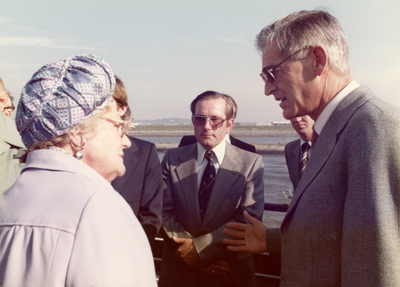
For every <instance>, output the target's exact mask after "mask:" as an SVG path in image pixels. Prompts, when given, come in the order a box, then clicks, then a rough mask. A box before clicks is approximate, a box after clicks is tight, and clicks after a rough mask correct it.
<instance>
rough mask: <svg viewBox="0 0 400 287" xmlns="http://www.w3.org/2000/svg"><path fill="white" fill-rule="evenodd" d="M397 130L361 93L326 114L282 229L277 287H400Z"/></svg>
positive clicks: (395, 118)
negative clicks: (279, 286) (328, 115)
mask: <svg viewBox="0 0 400 287" xmlns="http://www.w3.org/2000/svg"><path fill="white" fill-rule="evenodd" d="M399 127H400V110H399V109H397V108H395V107H393V106H391V105H389V104H387V103H385V102H383V101H381V100H380V99H378V98H376V97H375V96H374V95H373V93H372V92H371V91H370V90H369V89H368V88H367V87H365V86H362V87H359V88H358V89H356V90H355V91H353V92H352V93H350V94H349V95H348V96H347V97H346V98H345V99H343V101H342V102H341V103H340V104H339V106H338V107H337V108H336V109H335V111H334V112H333V113H332V115H331V117H330V118H329V120H328V122H327V123H326V125H325V127H324V128H323V130H322V132H321V134H320V135H319V137H318V140H317V141H316V144H315V146H314V148H313V151H312V156H311V158H310V160H309V161H308V163H307V168H306V170H305V171H304V173H303V175H302V177H301V179H300V181H299V184H298V186H297V189H296V191H295V193H294V196H293V199H292V201H291V203H290V206H289V209H288V211H287V213H286V216H285V218H284V220H283V222H282V226H281V241H280V242H281V251H282V270H281V278H282V279H281V284H282V285H283V286H374V287H375V286H399V191H400V129H399ZM270 231H273V230H270ZM275 243H277V241H274V237H273V232H271V233H268V234H267V244H268V249H269V251H270V252H271V251H272V250H273V249H274V247H277V246H274V244H275Z"/></svg>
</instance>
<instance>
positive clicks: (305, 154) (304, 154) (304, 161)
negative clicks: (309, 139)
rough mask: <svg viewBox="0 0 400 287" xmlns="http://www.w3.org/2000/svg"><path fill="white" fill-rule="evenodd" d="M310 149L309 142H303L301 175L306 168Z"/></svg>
mask: <svg viewBox="0 0 400 287" xmlns="http://www.w3.org/2000/svg"><path fill="white" fill-rule="evenodd" d="M309 150H310V145H309V144H308V143H303V144H302V146H301V151H302V154H301V159H300V177H301V175H302V174H303V172H304V170H305V169H306V165H307V160H308V151H309Z"/></svg>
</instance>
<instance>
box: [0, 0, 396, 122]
mask: <svg viewBox="0 0 400 287" xmlns="http://www.w3.org/2000/svg"><path fill="white" fill-rule="evenodd" d="M0 7H1V8H0V77H1V78H2V79H3V81H4V83H5V86H6V88H7V89H8V90H9V91H10V92H11V93H12V94H13V96H14V97H15V98H16V99H17V100H18V99H19V95H20V92H21V89H22V87H23V86H24V85H25V84H26V82H27V81H28V80H29V79H30V78H31V76H32V75H33V73H35V72H36V71H37V70H38V69H39V68H40V67H41V66H43V65H44V64H47V63H50V62H53V61H56V60H60V59H64V58H67V57H70V56H73V55H76V54H82V53H85V54H86V53H90V54H95V55H97V56H100V57H102V58H103V59H105V60H106V61H107V62H108V63H109V64H110V66H111V67H112V68H113V70H114V72H115V74H117V75H118V76H120V78H121V79H122V80H123V81H124V82H125V85H126V87H127V89H128V94H129V103H130V106H131V109H132V111H133V114H134V115H135V118H136V119H137V120H138V121H140V120H141V119H158V118H171V117H179V118H189V117H190V111H189V105H190V102H191V101H192V100H193V99H194V97H195V96H197V95H198V94H200V93H202V92H204V91H206V90H216V91H218V92H222V93H227V94H229V95H231V96H233V97H234V98H235V100H236V101H237V103H238V106H239V110H238V117H237V120H236V121H237V122H269V121H281V120H284V119H283V117H282V111H281V109H280V108H279V106H278V102H275V101H274V99H273V97H266V96H264V94H263V90H264V87H263V83H262V81H261V79H260V77H259V76H258V74H259V73H260V69H261V57H260V56H259V54H258V53H257V51H256V50H255V48H254V38H255V36H256V35H257V33H258V32H259V31H260V30H261V29H262V28H263V27H264V26H266V25H268V24H269V23H270V22H271V21H273V20H274V19H277V18H279V17H282V16H284V15H286V14H288V13H291V12H294V11H298V10H311V9H315V8H318V7H327V8H329V9H330V12H331V13H332V14H333V15H334V16H335V17H337V18H338V19H339V22H340V23H341V25H342V27H343V29H344V31H345V33H346V35H347V37H348V40H349V43H350V65H351V73H352V75H353V77H354V78H355V79H356V80H357V81H358V82H359V83H360V84H367V85H368V86H369V87H370V88H371V89H372V90H373V91H375V92H376V94H377V95H378V96H379V97H381V98H383V99H384V100H386V101H387V102H390V103H392V104H394V105H396V106H398V107H400V95H399V90H400V17H399V14H400V1H398V0H382V1H378V0H374V1H371V0H363V1H359V0H347V1H340V0H335V1H331V0H329V1H324V0H320V1H314V0H304V1H296V0H291V1H286V0H281V1H270V0H263V1H261V0H254V1H252V0H247V1H244V0H243V1H237V0H230V1H225V0H223V1H220V0H212V1H209V0H202V1H198V0H175V1H168V0H165V1H161V0H142V1H135V0H124V1H123V0H113V1H104V0H69V1H58V0H46V1H44V0H13V1H9V0H0Z"/></svg>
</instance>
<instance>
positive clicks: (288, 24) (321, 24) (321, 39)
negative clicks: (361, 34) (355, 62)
mask: <svg viewBox="0 0 400 287" xmlns="http://www.w3.org/2000/svg"><path fill="white" fill-rule="evenodd" d="M272 43H276V44H277V46H278V50H279V52H280V53H281V55H282V56H285V57H288V56H290V55H291V54H293V53H295V52H296V51H298V50H300V49H302V48H305V47H307V46H311V47H314V46H316V45H321V46H323V47H324V48H325V50H326V51H327V53H328V56H329V66H330V67H331V68H332V69H334V70H335V71H336V72H337V73H338V74H344V73H350V67H349V44H348V42H347V38H346V35H345V34H344V32H343V30H342V27H341V26H340V24H339V22H338V20H337V19H336V18H335V17H333V16H332V15H330V14H329V13H327V12H325V11H322V10H312V11H304V10H303V11H299V12H294V13H291V14H289V15H287V16H285V17H282V18H280V19H278V20H276V21H274V22H272V23H271V24H270V25H268V26H266V27H265V28H263V29H262V30H261V32H260V33H259V34H258V35H257V37H256V40H255V46H256V49H257V50H258V51H259V52H262V50H263V49H264V48H265V47H266V46H268V45H271V44H272ZM309 51H310V50H309V49H304V51H301V52H299V53H298V54H296V55H294V56H293V58H294V59H302V58H305V57H306V56H307V54H308V53H309Z"/></svg>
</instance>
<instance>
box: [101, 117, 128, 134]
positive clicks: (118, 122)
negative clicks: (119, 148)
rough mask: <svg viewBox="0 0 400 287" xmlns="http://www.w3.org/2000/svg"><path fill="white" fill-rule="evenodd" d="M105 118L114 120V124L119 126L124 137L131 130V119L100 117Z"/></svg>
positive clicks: (119, 130)
mask: <svg viewBox="0 0 400 287" xmlns="http://www.w3.org/2000/svg"><path fill="white" fill-rule="evenodd" d="M100 118H102V119H103V120H107V121H110V122H112V123H113V124H115V125H116V126H117V128H118V132H119V134H120V136H121V138H122V137H124V135H125V134H126V133H127V132H128V131H129V130H130V121H131V119H130V118H129V119H126V120H124V121H123V120H117V119H111V118H107V117H100Z"/></svg>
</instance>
